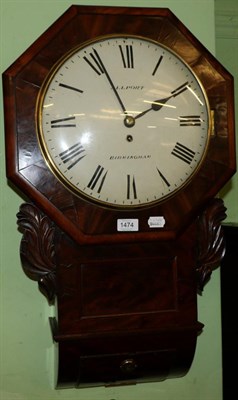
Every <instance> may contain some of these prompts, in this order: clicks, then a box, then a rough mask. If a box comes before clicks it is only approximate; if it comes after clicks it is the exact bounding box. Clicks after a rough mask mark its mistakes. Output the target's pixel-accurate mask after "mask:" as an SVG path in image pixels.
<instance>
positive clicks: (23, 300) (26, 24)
mask: <svg viewBox="0 0 238 400" xmlns="http://www.w3.org/2000/svg"><path fill="white" fill-rule="evenodd" d="M224 1H225V2H226V0H224ZM235 2H236V0H234V3H235ZM73 3H74V4H80V3H81V2H79V1H77V0H75V1H74V2H73ZM82 3H83V4H85V5H93V4H94V5H118V6H120V5H121V6H144V7H168V8H170V9H171V10H172V11H173V12H174V13H175V14H176V15H177V16H178V17H179V18H180V19H181V20H182V21H183V23H184V24H185V25H187V26H188V28H189V29H190V30H191V31H192V32H193V33H194V34H195V35H196V36H197V37H198V38H199V39H200V40H201V42H203V43H204V44H205V45H206V47H207V48H208V49H209V50H210V51H211V52H212V53H214V51H215V24H214V0H197V1H196V0H193V1H191V0H167V1H166V0H164V1H161V0H141V1H139V0H137V1H133V0H115V1H113V0H108V1H103V0H101V1H96V0H94V1H93V0H92V1H88V0H83V1H82ZM71 4H72V0H71V1H67V0H60V1H59V0H31V1H30V0H1V3H0V7H1V9H0V14H1V70H2V71H1V72H3V71H4V70H5V69H6V68H7V67H8V66H9V65H10V64H11V63H12V62H13V61H14V60H15V59H16V58H17V57H18V56H19V55H20V54H21V53H22V52H23V51H24V50H25V49H26V48H27V47H28V46H29V45H30V44H31V43H32V42H33V41H34V40H35V39H36V38H37V37H38V36H39V35H40V34H41V33H42V32H43V31H44V30H45V29H47V28H48V26H49V25H51V24H52V23H53V22H54V21H55V20H56V19H57V18H58V17H59V16H60V15H61V14H62V13H63V12H64V11H65V10H66V9H67V8H68V7H69V6H70V5H71ZM0 102H1V104H0V105H1V114H0V124H1V129H0V162H1V166H0V174H1V183H0V195H1V204H0V212H1V214H0V224H1V231H0V235H1V236H0V246H1V247H0V263H1V278H0V286H1V292H0V299H1V302H0V304H1V313H0V318H1V321H0V335H1V340H0V344H1V349H0V364H1V371H0V373H1V375H0V398H1V400H43V399H44V400H54V399H62V400H66V399H67V400H71V399H72V400H76V399H83V400H87V399H88V400H89V399H90V400H113V399H115V400H132V399H136V400H144V399H146V398H149V399H150V400H157V399H160V400H171V399H173V400H174V399H176V400H221V399H222V367H221V329H220V289H219V285H220V281H219V271H216V272H215V273H214V274H213V277H212V280H211V281H210V282H209V284H208V285H207V287H206V288H205V291H204V294H203V295H202V296H201V297H200V298H199V320H200V321H201V322H203V323H205V330H204V332H203V334H202V335H201V336H200V337H199V338H198V345H197V351H196V355H195V359H194V362H193V365H192V367H191V370H190V372H189V373H188V374H187V376H186V377H184V378H180V379H172V380H167V381H165V382H162V383H153V384H152V383H151V384H140V385H136V386H125V387H115V388H104V387H101V388H94V389H79V390H76V389H68V390H61V391H56V390H54V347H53V344H52V339H51V335H50V329H49V324H48V318H49V316H51V315H53V314H54V309H53V307H49V306H48V304H47V302H46V301H45V299H44V298H43V296H42V295H41V294H40V293H39V292H38V289H37V285H36V283H35V282H33V281H30V280H29V279H28V278H26V277H25V276H24V274H23V272H22V270H21V266H20V260H19V244H20V240H21V236H20V234H19V233H18V232H17V227H16V213H17V211H18V208H19V205H20V204H21V203H22V202H23V199H22V198H21V197H20V195H19V194H17V193H15V192H14V191H13V190H11V188H9V186H8V185H7V182H6V178H5V166H4V140H3V136H4V134H3V132H4V128H3V112H2V95H1V99H0ZM230 204H231V207H232V200H230Z"/></svg>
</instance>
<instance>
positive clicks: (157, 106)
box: [134, 82, 188, 119]
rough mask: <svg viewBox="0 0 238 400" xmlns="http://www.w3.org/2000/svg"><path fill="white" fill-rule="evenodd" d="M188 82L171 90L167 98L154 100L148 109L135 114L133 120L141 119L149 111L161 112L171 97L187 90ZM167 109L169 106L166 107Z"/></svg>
mask: <svg viewBox="0 0 238 400" xmlns="http://www.w3.org/2000/svg"><path fill="white" fill-rule="evenodd" d="M187 85H188V82H185V83H184V84H183V85H181V86H179V87H178V88H177V89H175V90H173V91H172V92H171V95H170V96H168V97H165V98H163V99H159V100H155V101H153V102H152V103H151V106H150V108H148V109H147V110H145V111H142V112H141V113H139V114H137V115H136V116H135V117H134V119H138V118H141V117H143V115H145V114H147V113H148V112H149V111H151V110H154V111H159V110H161V108H162V107H164V105H165V104H166V103H167V102H168V101H169V100H170V99H172V97H176V96H178V95H179V94H180V93H182V92H184V91H185V90H186V89H187V88H188V86H187ZM167 107H169V106H167Z"/></svg>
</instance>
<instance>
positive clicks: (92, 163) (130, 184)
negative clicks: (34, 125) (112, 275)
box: [38, 36, 210, 208]
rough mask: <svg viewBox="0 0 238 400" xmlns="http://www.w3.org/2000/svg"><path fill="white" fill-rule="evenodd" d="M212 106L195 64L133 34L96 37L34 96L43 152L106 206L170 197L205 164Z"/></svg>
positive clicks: (79, 189) (71, 184) (70, 183)
mask: <svg viewBox="0 0 238 400" xmlns="http://www.w3.org/2000/svg"><path fill="white" fill-rule="evenodd" d="M209 115H210V113H209V105H208V101H207V98H206V95H205V92H204V90H203V88H202V86H201V84H200V82H199V80H198V79H197V77H196V76H195V75H194V73H193V71H192V70H191V69H190V67H189V66H188V65H187V64H186V63H184V62H183V60H181V58H180V57H178V56H177V55H176V54H175V53H174V52H172V51H171V50H170V49H168V48H166V47H164V46H162V45H161V44H158V43H156V42H154V41H151V40H147V39H145V38H141V37H135V36H110V37H103V38H99V39H98V40H94V41H91V42H88V43H86V44H84V45H83V46H80V47H79V48H77V49H75V50H74V51H73V52H71V53H70V54H68V55H67V56H66V57H64V58H63V59H62V60H61V62H60V63H59V64H58V65H57V66H56V67H55V68H54V69H53V70H52V71H51V72H50V74H49V76H48V78H47V80H46V82H45V84H44V85H43V88H42V89H41V91H40V95H39V101H38V137H39V141H40V146H41V149H42V152H43V154H44V157H45V158H46V160H47V162H48V164H49V166H50V168H51V169H52V171H53V172H54V174H55V175H56V176H57V178H58V179H60V181H61V182H62V183H63V184H64V185H66V186H67V188H69V189H70V190H72V191H73V192H74V193H76V194H78V195H79V196H83V197H84V198H85V197H86V198H87V199H88V200H91V201H93V202H98V203H100V204H101V205H103V206H108V207H116V208H117V207H118V208H120V207H125V208H130V207H142V206H148V205H151V204H154V203H155V202H159V201H161V200H164V199H166V198H167V197H168V196H171V195H173V194H174V193H176V192H177V191H178V190H179V189H181V188H182V187H183V186H184V185H185V184H187V183H188V182H189V180H190V179H191V177H192V176H193V175H194V173H195V172H196V171H197V170H198V168H199V167H200V165H201V163H202V160H203V158H204V155H205V153H206V149H207V146H208V141H209V126H210V120H209Z"/></svg>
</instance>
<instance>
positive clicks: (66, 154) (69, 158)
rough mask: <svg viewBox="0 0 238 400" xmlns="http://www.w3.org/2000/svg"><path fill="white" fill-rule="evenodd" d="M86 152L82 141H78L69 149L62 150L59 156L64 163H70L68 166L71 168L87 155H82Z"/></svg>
mask: <svg viewBox="0 0 238 400" xmlns="http://www.w3.org/2000/svg"><path fill="white" fill-rule="evenodd" d="M84 152H85V149H84V148H83V146H82V145H81V143H76V144H74V145H73V146H71V147H69V148H68V149H67V150H64V151H62V153H60V154H59V156H60V158H61V160H62V161H63V163H64V164H67V163H70V164H69V165H68V167H67V169H68V170H70V169H71V168H73V167H74V166H75V165H76V164H77V163H78V162H79V161H80V160H82V159H83V158H84V157H85V154H84V155H80V154H82V153H84Z"/></svg>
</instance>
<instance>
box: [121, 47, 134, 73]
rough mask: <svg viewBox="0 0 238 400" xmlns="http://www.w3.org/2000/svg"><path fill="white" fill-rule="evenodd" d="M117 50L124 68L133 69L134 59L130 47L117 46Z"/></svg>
mask: <svg viewBox="0 0 238 400" xmlns="http://www.w3.org/2000/svg"><path fill="white" fill-rule="evenodd" d="M119 49H120V53H121V57H122V62H123V67H124V68H134V57H133V47H132V45H131V44H130V45H128V44H127V45H126V46H125V47H124V48H123V47H122V45H120V44H119Z"/></svg>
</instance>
